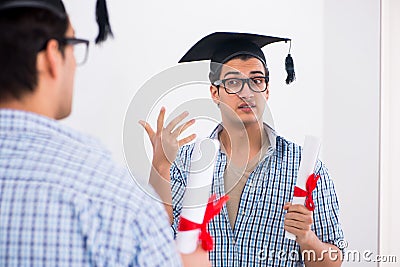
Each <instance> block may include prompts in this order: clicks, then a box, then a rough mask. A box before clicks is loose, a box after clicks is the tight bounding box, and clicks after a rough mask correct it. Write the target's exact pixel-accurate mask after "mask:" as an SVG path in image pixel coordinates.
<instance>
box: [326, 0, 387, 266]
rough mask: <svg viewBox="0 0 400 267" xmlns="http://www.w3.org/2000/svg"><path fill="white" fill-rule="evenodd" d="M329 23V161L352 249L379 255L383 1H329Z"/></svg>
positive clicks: (344, 226) (374, 264)
mask: <svg viewBox="0 0 400 267" xmlns="http://www.w3.org/2000/svg"><path fill="white" fill-rule="evenodd" d="M324 25H325V27H324V41H325V43H324V48H325V51H324V72H325V79H324V105H323V106H324V109H323V112H324V121H323V125H324V126H323V128H324V134H323V136H324V147H325V150H324V156H325V159H326V160H325V161H326V164H327V165H328V168H329V169H330V172H331V173H332V175H333V176H334V177H335V182H336V188H337V191H338V195H339V198H340V203H341V211H342V223H343V228H344V230H345V233H346V238H347V241H348V243H349V248H348V249H349V250H353V249H357V250H360V251H364V250H371V251H372V252H373V253H374V255H376V254H377V253H378V207H379V202H378V195H379V194H378V190H379V179H378V177H379V108H380V107H379V85H380V47H379V45H380V44H379V42H380V2H379V1H378V0H368V1H365V0H351V1H337V0H326V1H325V7H324ZM346 265H348V266H377V263H369V264H368V263H367V262H361V263H353V262H349V263H347V264H345V265H344V266H346Z"/></svg>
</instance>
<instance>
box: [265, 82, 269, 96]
mask: <svg viewBox="0 0 400 267" xmlns="http://www.w3.org/2000/svg"><path fill="white" fill-rule="evenodd" d="M265 99H266V100H268V99H269V83H268V84H267V90H265Z"/></svg>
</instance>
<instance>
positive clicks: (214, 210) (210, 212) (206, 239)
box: [178, 194, 229, 251]
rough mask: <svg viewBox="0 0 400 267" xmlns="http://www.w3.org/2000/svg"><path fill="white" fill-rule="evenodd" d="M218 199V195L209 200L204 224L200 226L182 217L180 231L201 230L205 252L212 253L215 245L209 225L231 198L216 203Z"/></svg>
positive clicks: (223, 198)
mask: <svg viewBox="0 0 400 267" xmlns="http://www.w3.org/2000/svg"><path fill="white" fill-rule="evenodd" d="M215 199H216V195H215V194H214V195H212V196H211V197H210V198H209V199H208V204H207V207H206V212H205V214H204V219H203V223H202V224H198V223H195V222H192V221H189V220H188V219H186V218H184V217H181V219H180V221H179V227H178V230H179V231H191V230H195V229H200V234H199V240H201V246H202V247H203V249H204V250H207V251H210V250H212V249H213V246H214V243H213V239H212V237H211V235H210V233H209V232H207V224H208V223H209V222H210V221H211V219H212V218H214V216H215V215H217V214H218V213H219V212H220V211H221V209H222V207H223V206H224V204H225V202H227V201H228V199H229V196H222V197H221V198H220V199H219V200H218V201H217V202H215V203H214V201H215Z"/></svg>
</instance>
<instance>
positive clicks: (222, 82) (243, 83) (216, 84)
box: [213, 76, 269, 95]
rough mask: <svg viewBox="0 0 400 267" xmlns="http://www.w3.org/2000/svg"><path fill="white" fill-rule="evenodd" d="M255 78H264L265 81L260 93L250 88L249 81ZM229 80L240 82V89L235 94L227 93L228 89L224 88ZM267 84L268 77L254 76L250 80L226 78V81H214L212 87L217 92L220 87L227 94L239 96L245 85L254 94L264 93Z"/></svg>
mask: <svg viewBox="0 0 400 267" xmlns="http://www.w3.org/2000/svg"><path fill="white" fill-rule="evenodd" d="M257 78H264V79H265V84H266V86H265V89H264V90H262V91H256V90H254V89H253V88H252V87H251V86H250V80H253V79H257ZM229 80H240V81H242V87H241V88H240V90H238V91H237V92H228V89H227V88H226V85H225V83H226V82H227V81H229ZM268 82H269V76H256V77H251V78H227V79H222V80H217V81H215V82H214V83H213V85H214V86H216V87H217V89H218V90H219V87H220V86H221V85H222V86H223V87H224V89H225V92H226V93H227V94H230V95H234V94H239V93H240V92H241V91H242V90H243V88H244V85H245V84H247V86H248V87H249V88H250V90H251V91H253V92H255V93H262V92H265V91H266V90H267V88H268Z"/></svg>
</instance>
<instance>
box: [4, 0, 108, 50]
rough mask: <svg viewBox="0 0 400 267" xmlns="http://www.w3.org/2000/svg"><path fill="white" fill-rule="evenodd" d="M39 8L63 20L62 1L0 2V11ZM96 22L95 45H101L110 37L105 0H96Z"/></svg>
mask: <svg viewBox="0 0 400 267" xmlns="http://www.w3.org/2000/svg"><path fill="white" fill-rule="evenodd" d="M25 7H28V8H41V9H46V10H48V11H50V12H52V13H54V14H55V15H56V16H59V17H60V18H65V17H66V16H67V13H66V11H65V7H64V4H63V2H62V0H1V1H0V11H1V10H6V9H15V8H25ZM96 21H97V24H98V26H99V34H98V36H97V37H96V43H101V42H103V41H105V40H106V39H107V37H108V36H109V35H111V36H112V31H111V27H110V22H109V19H108V11H107V5H106V0H97V3H96Z"/></svg>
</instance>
